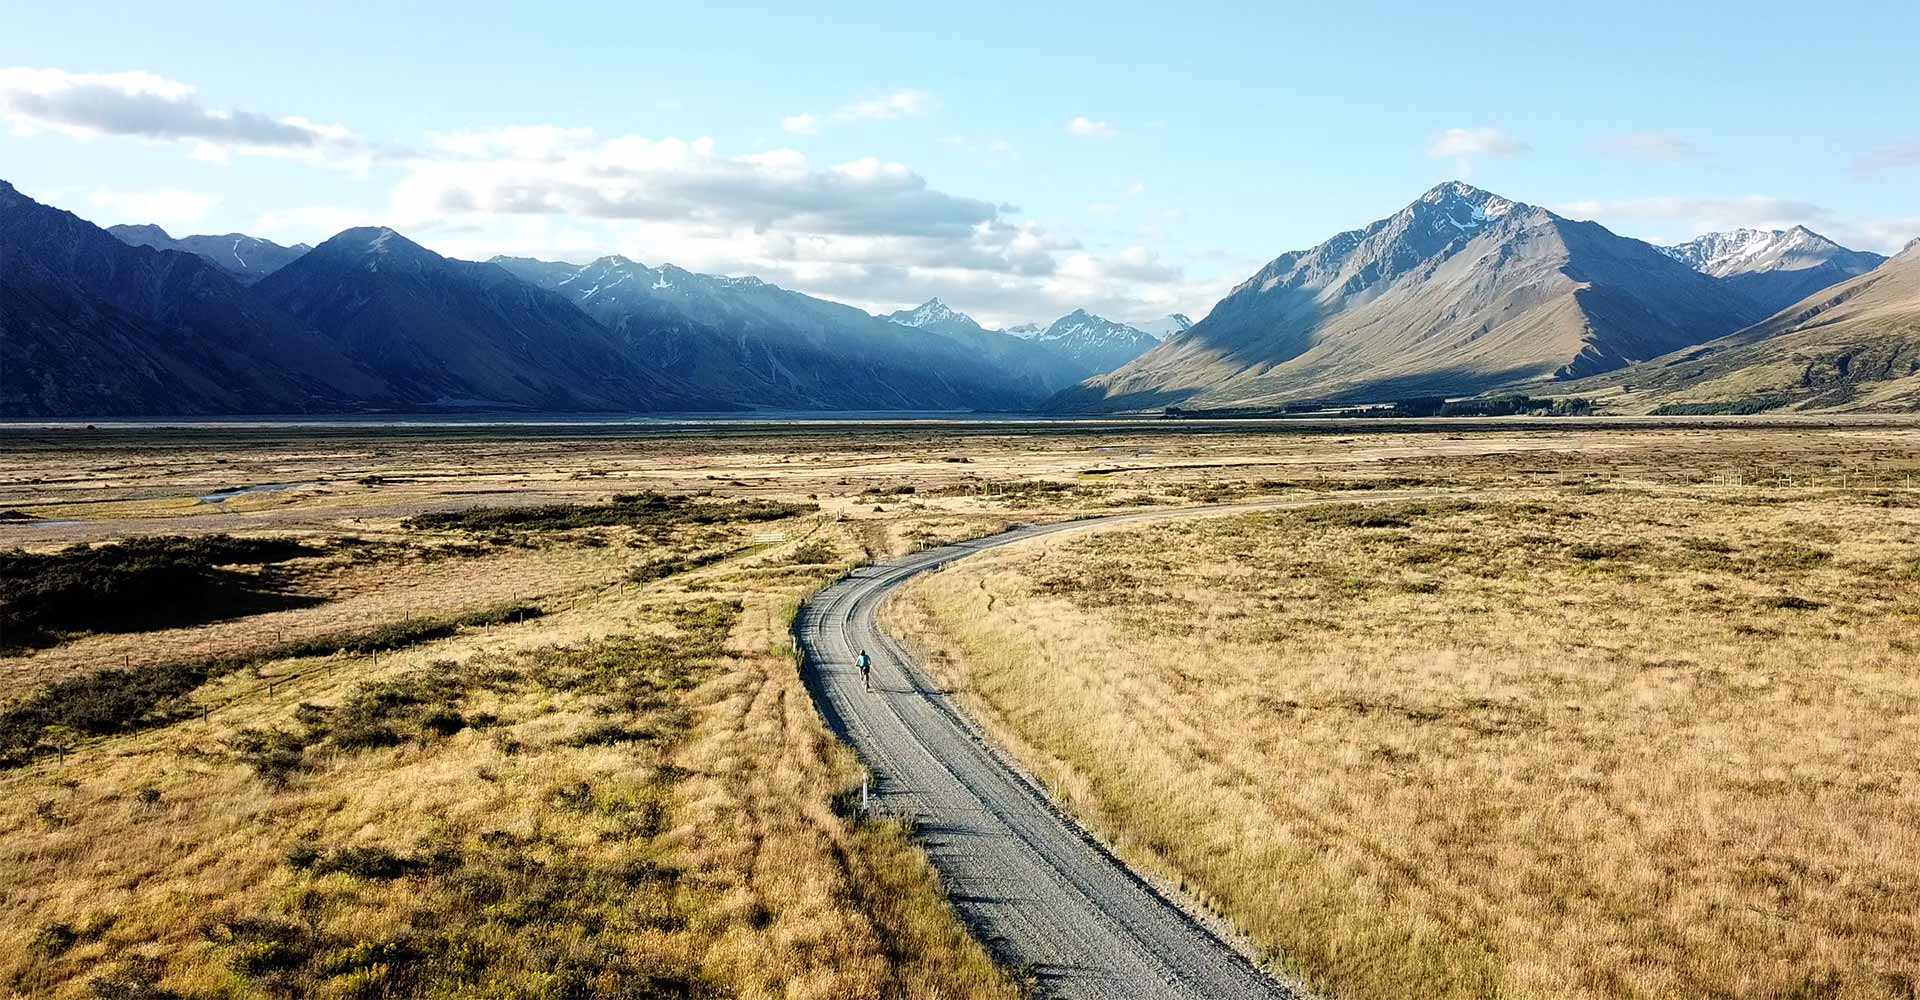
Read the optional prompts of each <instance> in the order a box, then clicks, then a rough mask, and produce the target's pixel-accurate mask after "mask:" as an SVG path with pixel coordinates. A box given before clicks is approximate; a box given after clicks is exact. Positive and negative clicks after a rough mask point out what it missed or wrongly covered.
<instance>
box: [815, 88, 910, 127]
mask: <svg viewBox="0 0 1920 1000" xmlns="http://www.w3.org/2000/svg"><path fill="white" fill-rule="evenodd" d="M932 106H933V100H932V98H930V97H928V96H927V94H925V93H924V92H922V91H918V90H896V91H894V92H893V93H891V94H888V95H886V96H885V97H876V98H873V99H871V100H866V101H859V102H857V103H854V104H849V105H847V106H846V107H844V108H841V109H840V110H838V111H835V112H834V113H833V120H834V121H837V122H856V121H866V122H880V121H889V120H891V119H894V118H907V117H911V116H913V115H919V114H925V113H926V112H927V110H928V109H929V108H931V107H932Z"/></svg>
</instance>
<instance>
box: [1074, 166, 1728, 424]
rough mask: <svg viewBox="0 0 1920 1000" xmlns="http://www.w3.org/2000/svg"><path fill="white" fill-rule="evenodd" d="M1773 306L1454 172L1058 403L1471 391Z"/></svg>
mask: <svg viewBox="0 0 1920 1000" xmlns="http://www.w3.org/2000/svg"><path fill="white" fill-rule="evenodd" d="M1760 315H1761V311H1760V310H1759V309H1758V308H1757V307H1756V306H1754V305H1753V304H1752V303H1751V302H1750V301H1748V300H1747V299H1745V298H1744V297H1742V296H1739V295H1737V294H1735V293H1733V292H1731V291H1729V290H1727V289H1725V288H1723V287H1722V286H1721V285H1720V284H1719V283H1718V282H1717V281H1716V280H1715V279H1713V278H1711V277H1709V276H1707V275H1704V274H1701V273H1699V272H1697V271H1695V270H1693V269H1692V268H1690V267H1688V266H1687V265H1685V264H1682V263H1681V262H1679V261H1676V260H1673V259H1672V258H1670V257H1668V256H1666V255H1664V254H1662V253H1660V252H1659V251H1658V250H1656V249H1654V248H1653V247H1651V246H1649V245H1647V244H1645V243H1642V242H1640V241H1638V240H1631V239H1625V238H1623V237H1620V236H1616V235H1614V234H1613V233H1611V232H1609V231H1608V230H1606V229H1605V228H1604V227H1601V226H1599V225H1597V224H1594V223H1588V222H1573V221H1569V220H1567V219H1564V218H1561V217H1560V216H1557V215H1555V214H1553V213H1552V212H1549V211H1546V210H1545V209H1541V208H1535V207H1532V206H1529V205H1524V204H1520V203H1518V202H1514V201H1510V200H1508V199H1505V198H1502V197H1499V196H1498V195H1494V194H1490V193H1488V192H1486V191H1481V190H1479V189H1477V188H1473V187H1470V186H1468V185H1466V184H1461V183H1458V182H1452V183H1447V184H1442V185H1440V186H1438V187H1435V188H1434V189H1432V190H1431V191H1428V192H1427V193H1426V194H1425V195H1423V196H1421V198H1420V199H1418V200H1417V201H1415V202H1414V203H1413V204H1411V205H1409V206H1407V207H1406V208H1404V209H1402V210H1401V211H1400V212H1398V213H1396V214H1394V215H1393V216H1391V217H1389V218H1386V219H1382V220H1380V221H1378V222H1375V223H1373V224H1372V225H1370V226H1368V227H1366V228H1365V229H1359V230H1354V231H1351V232H1347V233H1342V234H1340V235H1338V236H1335V237H1334V238H1332V239H1331V240H1328V241H1326V242H1325V243H1322V244H1320V245H1319V246H1317V247H1314V248H1313V249H1311V250H1305V251H1294V252H1291V253H1287V254H1284V255H1282V256H1280V257H1279V258H1277V259H1275V260H1274V261H1273V262H1272V263H1270V264H1268V265H1267V266H1266V267H1264V268H1262V269H1261V270H1260V271H1259V272H1258V273H1257V274H1255V275H1253V276H1252V277H1251V278H1249V279H1248V280H1247V281H1246V282H1244V283H1243V284H1241V285H1240V286H1239V287H1237V288H1235V289H1234V290H1233V291H1232V292H1231V293H1229V294H1228V296H1227V297H1226V298H1225V299H1222V300H1221V302H1220V303H1219V304H1218V305H1216V306H1215V307H1214V308H1213V311H1212V312H1211V313H1209V314H1208V316H1207V317H1206V318H1205V319H1203V320H1201V321H1200V322H1199V323H1197V324H1195V325H1194V326H1193V327H1192V328H1191V329H1189V330H1187V331H1186V332H1185V333H1182V334H1179V335H1176V336H1174V337H1172V338H1170V339H1169V340H1167V341H1166V342H1165V343H1163V344H1162V345H1160V346H1159V347H1158V348H1155V349H1154V350H1152V351H1149V352H1148V353H1147V354H1145V355H1143V356H1142V357H1140V358H1139V359H1137V360H1135V361H1134V362H1132V363H1131V364H1129V365H1127V366H1125V367H1124V368H1121V369H1120V370H1118V371H1116V372H1113V373H1111V374H1109V375H1106V376H1102V377H1099V378H1095V379H1091V380H1089V381H1088V382H1086V383H1084V384H1082V385H1081V386H1078V387H1076V388H1074V389H1071V390H1068V391H1066V392H1063V393H1061V394H1060V395H1058V396H1056V397H1055V398H1054V399H1053V400H1052V401H1051V402H1050V404H1049V406H1050V408H1052V409H1055V410H1060V411H1066V412H1110V411H1120V410H1136V409H1151V408H1158V407H1165V406H1182V407H1190V408H1207V407H1224V406H1265V405H1279V404H1284V403H1288V402H1296V401H1302V400H1328V401H1366V400H1384V399H1396V398H1406V397H1412V396H1425V395H1443V394H1469V393H1476V392H1481V391H1484V390H1488V389H1494V388H1500V387H1507V386H1521V385H1528V384H1533V383H1540V382H1545V381H1551V380H1557V379H1568V378H1578V377H1580V376H1584V375H1590V374H1597V373H1600V372H1605V371H1610V370H1613V369H1616V368H1622V367H1625V366H1626V365H1629V364H1632V363H1634V362H1636V361H1642V360H1646V359H1648V358H1653V357H1658V356H1660V355H1662V354H1665V353H1668V352H1670V351H1672V350H1674V349H1676V348H1680V347H1686V346H1690V345H1693V344H1697V343H1701V342H1703V341H1706V340H1709V339H1712V338H1713V337H1716V336H1721V335H1724V334H1726V333H1729V332H1731V331H1733V330H1736V329H1739V328H1740V327H1742V326H1745V325H1747V324H1748V323H1751V322H1753V321H1754V320H1756V319H1758V318H1760Z"/></svg>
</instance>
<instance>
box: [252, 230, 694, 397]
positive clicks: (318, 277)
mask: <svg viewBox="0 0 1920 1000" xmlns="http://www.w3.org/2000/svg"><path fill="white" fill-rule="evenodd" d="M255 290H256V291H257V292H259V294H260V295H261V296H262V297H263V298H264V299H266V300H267V301H268V302H271V303H273V304H274V305H276V306H278V307H280V308H281V309H284V310H286V311H287V312H288V313H289V314H291V315H293V316H295V317H297V318H299V319H300V320H302V321H304V322H306V323H308V324H310V325H311V326H312V327H313V328H314V329H316V330H318V331H320V332H321V333H323V334H325V335H327V336H328V337H330V338H332V339H333V340H334V341H335V342H336V343H337V344H338V345H339V346H340V348H341V350H343V351H344V352H345V353H346V355H347V356H348V357H350V358H352V359H354V360H355V361H357V362H359V363H361V364H363V365H365V366H367V367H368V368H370V369H372V370H374V371H377V372H379V373H380V374H381V375H382V376H383V377H384V378H386V379H387V380H388V381H389V382H390V383H391V384H392V385H393V386H394V387H395V389H396V391H397V392H398V393H399V394H400V395H401V396H402V398H404V399H405V400H406V401H407V402H408V403H409V404H410V405H413V406H416V407H427V408H434V409H439V408H461V409H476V408H481V409H485V408H508V409H528V410H539V411H546V412H569V411H581V412H629V411H644V410H706V409H723V408H726V407H725V405H724V403H723V402H722V401H720V400H717V399H715V398H714V397H712V396H710V395H708V394H706V393H702V392H700V391H698V390H696V389H694V388H693V387H692V386H689V385H687V384H686V383H684V382H681V381H679V380H677V379H674V378H673V377H671V376H669V375H664V374H661V373H660V372H659V371H658V370H657V369H656V368H655V367H653V366H652V365H651V364H649V363H648V362H647V361H646V360H645V359H644V358H642V357H636V356H635V355H633V354H632V353H630V352H628V351H626V350H624V349H623V348H622V346H621V345H620V344H619V342H618V340H617V338H616V337H615V336H614V335H613V334H612V333H611V332H610V331H608V330H607V329H606V328H605V327H602V326H601V325H600V324H598V323H596V322H594V321H593V319H591V318H590V317H588V316H587V314H586V313H584V312H581V311H580V310H579V309H577V308H575V307H574V305H573V304H572V303H571V302H568V301H567V300H566V298H565V297H563V296H560V295H557V294H555V293H553V292H549V291H546V290H543V289H540V288H536V287H534V286H533V285H531V284H529V283H527V282H525V281H522V280H520V279H519V278H516V277H515V276H514V275H513V274H511V273H509V272H508V271H507V270H506V269H505V268H502V267H499V266H497V265H494V264H478V263H474V262H471V261H463V260H451V259H449V258H446V257H442V256H440V255H439V254H436V253H434V252H432V251H430V250H428V249H426V248H424V247H422V246H420V245H419V244H417V243H414V242H413V241H411V240H408V239H407V238H406V237H404V236H401V235H400V234H399V233H396V232H394V231H393V230H391V229H384V228H360V229H349V230H347V231H345V232H343V233H340V234H339V235H337V236H335V237H333V238H332V239H330V240H328V241H326V242H325V243H322V244H321V245H320V246H318V247H315V248H314V249H313V250H312V251H310V252H309V253H307V254H306V255H304V256H302V257H301V258H300V259H299V260H296V261H294V262H293V263H292V264H289V265H287V266H286V267H284V268H282V269H280V270H279V271H276V272H274V273H273V274H271V275H269V276H267V277H266V278H265V279H263V280H262V281H261V282H260V283H259V284H258V285H256V286H255Z"/></svg>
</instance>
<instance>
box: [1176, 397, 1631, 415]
mask: <svg viewBox="0 0 1920 1000" xmlns="http://www.w3.org/2000/svg"><path fill="white" fill-rule="evenodd" d="M1594 410H1595V407H1594V405H1593V401H1592V400H1589V399H1574V398H1568V399H1537V398H1534V397H1532V396H1527V395H1524V394H1521V393H1509V394H1507V395H1501V396H1477V397H1474V398H1471V399H1448V398H1447V397H1445V396H1422V397H1418V398H1414V399H1401V400H1395V401H1393V402H1391V403H1379V404H1368V405H1365V406H1346V407H1342V406H1340V405H1339V404H1337V403H1329V402H1325V401H1312V402H1299V403H1288V404H1286V405H1284V406H1269V407H1256V406H1229V407H1221V408H1218V409H1207V410H1185V409H1181V408H1180V407H1178V406H1169V407H1167V408H1166V409H1165V410H1163V411H1162V412H1161V416H1163V417H1164V418H1166V419H1168V420H1250V419H1268V420H1271V419H1276V418H1284V417H1295V418H1299V417H1312V418H1316V419H1325V418H1357V417H1375V418H1379V417H1512V416H1535V417H1582V416H1587V415H1588V414H1591V413H1593V412H1594Z"/></svg>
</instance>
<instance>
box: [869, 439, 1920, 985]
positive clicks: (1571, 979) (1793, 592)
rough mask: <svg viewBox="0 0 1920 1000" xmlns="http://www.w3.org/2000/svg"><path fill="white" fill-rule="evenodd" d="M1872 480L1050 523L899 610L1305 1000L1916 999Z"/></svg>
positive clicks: (1908, 822) (1919, 648) (1905, 814)
mask: <svg viewBox="0 0 1920 1000" xmlns="http://www.w3.org/2000/svg"><path fill="white" fill-rule="evenodd" d="M1914 445H1920V440H1916V441H1912V442H1910V443H1909V447H1908V448H1906V449H1904V450H1903V451H1902V452H1901V453H1900V455H1898V456H1895V455H1892V454H1890V455H1888V456H1886V460H1888V461H1890V462H1896V463H1907V464H1910V463H1912V462H1913V460H1914V458H1915V453H1914V450H1913V446H1914ZM1760 478H1762V479H1764V478H1765V477H1760ZM1888 482H1889V480H1888V478H1887V477H1883V478H1882V482H1881V486H1880V487H1879V488H1874V487H1873V486H1872V485H1871V484H1870V483H1869V484H1866V485H1864V486H1852V487H1849V488H1846V489H1841V488H1839V486H1838V483H1837V482H1836V483H1834V484H1833V485H1832V486H1820V487H1800V486H1797V485H1788V484H1787V482H1786V481H1785V480H1782V481H1781V482H1780V483H1779V484H1777V485H1767V486H1752V485H1743V486H1735V485H1732V482H1731V480H1727V479H1723V480H1720V481H1716V480H1714V479H1712V478H1711V477H1708V478H1707V480H1706V481H1705V482H1703V483H1700V484H1696V485H1690V486H1679V485H1673V486H1657V485H1654V484H1652V483H1647V482H1638V483H1621V484H1617V485H1612V486H1603V485H1597V484H1588V485H1584V486H1579V487H1574V488H1564V487H1556V488H1546V489H1537V488H1536V489H1519V488H1508V489H1485V490H1474V491H1469V492H1463V493H1462V494H1460V495H1457V496H1454V497H1449V498H1447V499H1442V500H1435V501H1424V502H1412V503H1388V504H1383V505H1379V506H1367V507H1331V506H1328V507H1315V508H1308V509H1305V510H1300V511H1293V512H1284V513H1270V514H1258V515H1247V516H1237V517H1232V518H1220V519H1208V520H1199V521H1179V522H1167V523H1162V524H1157V525H1154V526H1152V527H1148V528H1132V529H1127V530H1116V531H1102V532H1091V533H1074V534H1069V535H1065V536H1054V537H1051V538H1049V539H1046V540H1044V541H1040V542H1036V543H1033V544H1028V545H1023V546H1016V547H1011V548H1008V549H1005V550H1000V551H996V552H992V553H989V554H986V555H983V556H981V557H979V558H977V559H974V560H970V561H968V562H966V563H963V564H959V565H956V566H955V567H953V568H952V569H950V570H949V571H947V572H945V573H942V574H937V575H934V576H931V577H928V578H926V579H924V580H923V581H920V582H918V583H916V584H914V585H912V588H911V589H910V590H909V591H907V592H906V593H904V594H903V595H901V596H900V597H899V598H897V599H896V603H895V605H894V606H893V607H892V608H891V609H890V616H891V622H892V626H893V627H894V628H895V629H896V631H898V632H901V633H904V634H905V635H907V636H909V637H910V638H911V639H912V640H913V641H914V642H916V643H917V644H919V645H920V646H922V647H923V648H925V649H927V650H929V651H930V656H929V659H930V660H931V661H932V662H933V663H934V664H935V668H936V670H937V671H938V672H939V673H940V674H941V675H942V676H943V679H944V681H945V683H946V684H948V685H950V686H952V687H954V688H956V689H958V690H960V691H961V692H962V693H963V697H964V699H965V701H966V702H967V703H968V704H969V705H970V706H971V707H972V709H973V711H974V713H975V714H976V715H977V716H979V717H982V718H984V719H986V720H988V724H989V728H990V730H991V731H993V732H994V733H995V734H996V735H997V736H998V737H999V738H1000V739H1001V740H1002V741H1004V742H1005V743H1007V744H1008V745H1010V746H1012V747H1013V748H1015V752H1016V754H1017V755H1018V756H1019V757H1021V759H1023V760H1024V761H1025V762H1026V763H1027V764H1028V765H1029V766H1031V767H1032V768H1033V770H1034V771H1035V773H1036V774H1037V775H1038V776H1039V777H1040V778H1041V780H1043V781H1044V782H1046V784H1047V785H1048V786H1049V787H1050V788H1053V789H1054V790H1055V791H1056V794H1057V795H1058V796H1059V797H1060V798H1061V799H1062V800H1063V801H1064V802H1065V803H1066V804H1067V807H1068V808H1069V809H1070V810H1072V811H1073V812H1075V813H1076V814H1077V815H1079V816H1080V817H1081V818H1082V819H1083V821H1084V822H1085V823H1086V824H1087V825H1088V826H1089V827H1091V828H1092V829H1094V830H1096V831H1098V832H1099V833H1100V834H1101V835H1102V836H1103V837H1104V838H1105V839H1107V840H1108V841H1109V842H1110V843H1112V844H1113V845H1114V846H1115V847H1116V849H1117V850H1118V851H1119V853H1121V854H1122V855H1123V856H1125V857H1127V858H1129V859H1130V860H1132V861H1133V862H1134V863H1135V864H1137V865H1138V866H1140V867H1142V868H1144V869H1146V870H1149V871H1152V872H1155V873H1157V874H1158V875H1160V876H1161V877H1163V878H1164V879H1166V880H1167V881H1169V882H1171V883H1177V884H1179V885H1181V886H1183V887H1184V888H1185V889H1186V890H1187V891H1188V892H1189V893H1190V894H1191V895H1192V896H1194V897H1195V898H1197V899H1198V900H1200V901H1201V902H1202V903H1203V905H1205V906H1207V907H1208V908H1210V909H1212V910H1214V911H1216V912H1218V913H1220V914H1223V915H1224V916H1226V917H1228V918H1229V919H1230V920H1231V921H1232V922H1233V923H1234V924H1235V925H1236V926H1237V927H1239V928H1240V929H1241V930H1242V931H1244V932H1245V933H1246V934H1248V935H1249V937H1250V938H1251V939H1252V940H1253V941H1255V942H1256V943H1257V945H1258V946H1259V947H1261V948H1262V949H1263V950H1264V951H1265V953H1266V955H1267V957H1268V959H1269V960H1270V961H1271V962H1273V963H1274V964H1275V965H1276V966H1277V967H1279V968H1281V969H1284V970H1285V971H1286V972H1288V973H1290V974H1292V975H1294V976H1297V977H1299V978H1300V979H1302V980H1304V981H1306V982H1307V983H1309V984H1311V985H1312V986H1313V987H1314V988H1316V989H1319V990H1322V991H1324V992H1325V993H1327V994H1328V995H1332V996H1339V997H1347V998H1388V997H1406V996H1429V997H1461V998H1465V997H1489V996H1500V997H1540V998H1546V997H1595V998H1598V997H1647V998H1654V997H1661V998H1667V997H1673V998H1678V997H1752V998H1762V997H1861V998H1865V997H1877V998H1912V997H1914V996H1916V995H1920V992H1916V991H1917V990H1920V985H1916V984H1920V949H1916V948H1915V947H1914V942H1916V941H1920V877H1916V874H1915V873H1916V872H1920V780H1917V779H1916V775H1920V489H1914V488H1909V487H1907V486H1905V485H1904V484H1905V480H1904V478H1901V479H1899V480H1898V482H1899V483H1900V485H1898V486H1897V487H1890V486H1889V485H1888Z"/></svg>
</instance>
